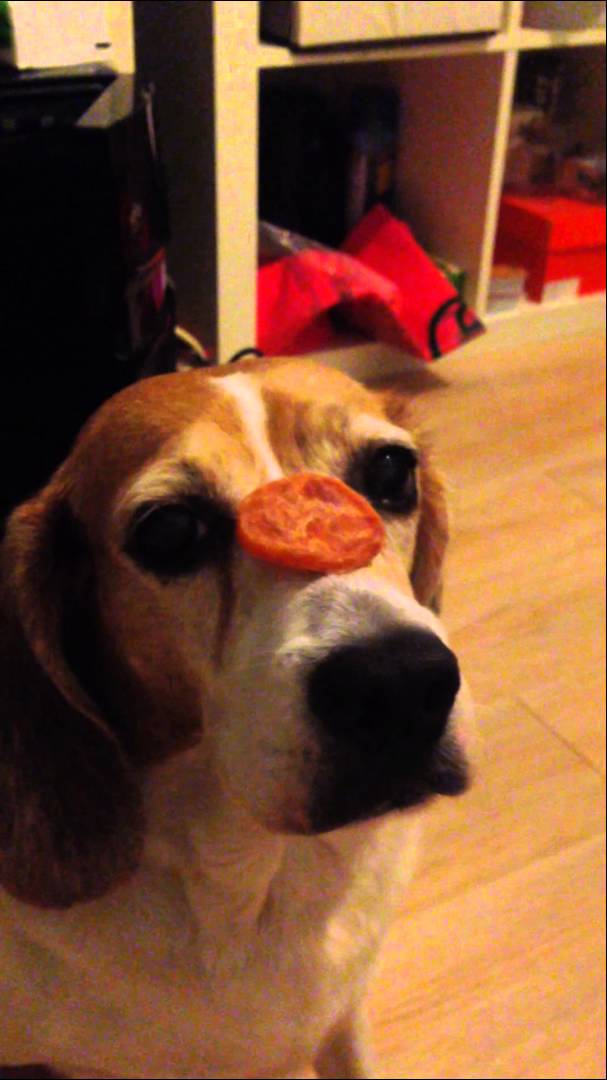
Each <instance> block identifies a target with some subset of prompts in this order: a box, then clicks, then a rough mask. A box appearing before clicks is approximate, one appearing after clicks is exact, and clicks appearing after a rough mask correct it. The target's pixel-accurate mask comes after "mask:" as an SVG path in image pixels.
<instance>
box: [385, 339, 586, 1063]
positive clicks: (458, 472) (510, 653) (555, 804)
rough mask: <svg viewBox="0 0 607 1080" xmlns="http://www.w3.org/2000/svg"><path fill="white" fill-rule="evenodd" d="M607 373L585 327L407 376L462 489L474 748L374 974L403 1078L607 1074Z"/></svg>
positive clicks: (461, 621) (455, 614) (459, 521)
mask: <svg viewBox="0 0 607 1080" xmlns="http://www.w3.org/2000/svg"><path fill="white" fill-rule="evenodd" d="M604 375H605V360H604V351H603V346H602V342H601V341H599V340H597V339H596V338H595V339H588V338H580V337H569V338H566V339H564V340H561V341H558V342H548V343H547V342H542V343H541V346H538V347H537V348H536V349H533V348H525V349H524V350H520V349H519V351H517V352H514V353H510V354H508V355H505V354H501V355H495V354H492V353H491V351H490V349H489V348H488V352H487V356H486V360H485V361H484V362H483V363H482V364H479V362H478V359H475V360H474V361H469V360H467V359H466V356H465V351H464V352H462V353H460V354H456V355H455V356H453V357H450V358H447V359H445V360H443V361H441V362H440V364H439V365H437V366H436V367H435V368H433V369H432V375H423V376H420V377H419V378H418V379H417V380H416V382H415V384H414V385H413V390H414V392H415V393H416V395H417V396H416V398H415V406H416V411H417V412H418V413H421V415H422V416H423V418H424V420H425V422H426V424H427V426H428V427H429V428H430V429H431V430H433V431H434V435H435V444H436V446H437V447H438V450H439V456H440V460H441V463H442V465H443V467H444V470H445V471H446V472H447V474H448V477H449V479H450V482H451V486H452V489H453V491H452V502H453V506H454V511H455V534H454V541H453V545H452V553H451V560H450V564H449V569H448V576H447V591H446V597H445V621H446V622H447V625H448V626H449V628H450V630H451V631H452V640H453V643H454V646H455V648H456V651H457V652H458V654H459V656H460V659H461V661H462V666H463V667H464V669H465V672H466V674H467V677H468V679H469V681H470V683H471V685H472V687H473V690H474V693H475V696H476V699H477V704H478V724H479V741H480V752H479V761H478V778H477V782H476V786H475V787H474V789H473V791H472V792H471V793H470V794H469V795H467V796H466V797H464V798H463V799H460V800H458V801H455V802H454V801H444V802H443V803H442V804H441V805H437V807H436V808H435V809H434V810H431V811H430V814H429V819H428V829H427V836H426V842H425V848H424V851H423V855H422V864H421V866H420V869H419V871H418V875H417V879H416V881H415V883H414V885H413V888H412V890H411V892H410V894H409V897H408V899H407V901H406V902H405V905H404V907H403V910H402V914H401V915H400V917H399V919H398V921H397V923H396V925H395V926H394V928H393V931H392V933H391V935H390V937H389V940H388V942H387V945H386V947H385V950H384V954H383V960H382V965H381V968H380V972H379V975H378V977H377V979H376V981H375V985H374V991H373V994H372V1001H371V1005H372V1017H373V1021H374V1027H375V1033H376V1043H377V1047H378V1050H379V1052H380V1061H381V1064H382V1073H383V1075H385V1076H387V1077H410V1078H417V1077H419V1078H427V1080H432V1078H435V1077H442V1078H451V1077H454V1078H476V1077H479V1078H494V1077H510V1078H523V1077H525V1078H527V1077H529V1078H542V1080H548V1078H552V1077H555V1078H557V1077H558V1078H560V1077H571V1078H575V1077H579V1078H584V1080H593V1078H595V1077H601V1078H602V1077H604V1076H605V1071H604V1070H605V1066H604V1041H603V1030H604V1027H603V1025H604V977H603V970H604V968H603V965H604V936H603V929H602V926H603V910H604V892H603V881H604V878H603V851H604V846H603V845H604V835H603V834H604V828H605V820H604V809H603V807H604V732H605V727H604V715H605V706H604V625H605V615H604V600H603V596H604V543H605V535H604V511H605V480H604V468H605V455H604V442H603V438H604V396H605V389H604ZM408 381H409V383H410V382H411V380H408Z"/></svg>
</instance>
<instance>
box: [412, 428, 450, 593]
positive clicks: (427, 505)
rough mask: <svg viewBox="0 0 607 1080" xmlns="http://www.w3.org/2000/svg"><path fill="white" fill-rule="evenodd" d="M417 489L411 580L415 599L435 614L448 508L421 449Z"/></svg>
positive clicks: (436, 476) (438, 480)
mask: <svg viewBox="0 0 607 1080" xmlns="http://www.w3.org/2000/svg"><path fill="white" fill-rule="evenodd" d="M420 489H421V490H420V504H419V523H418V526H417V536H416V539H415V551H414V555H413V566H412V569H411V584H412V585H413V592H414V593H415V597H416V599H417V600H418V601H419V603H420V604H423V605H424V607H428V608H431V609H432V611H435V612H436V613H437V614H438V613H439V612H440V608H441V598H442V589H443V564H444V560H445V552H446V550H447V544H448V542H449V512H448V508H447V498H446V493H445V485H444V483H443V480H442V478H441V476H440V474H439V473H438V472H437V471H436V469H435V468H434V466H433V465H432V464H431V462H430V461H429V460H428V454H427V452H426V451H425V450H423V449H422V451H421V460H420Z"/></svg>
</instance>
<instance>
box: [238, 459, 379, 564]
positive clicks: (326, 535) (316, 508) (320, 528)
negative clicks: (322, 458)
mask: <svg viewBox="0 0 607 1080" xmlns="http://www.w3.org/2000/svg"><path fill="white" fill-rule="evenodd" d="M236 535H237V538H238V541H239V543H240V545H241V547H243V548H244V550H245V551H247V552H248V553H249V555H253V556H254V557H255V558H256V559H262V560H264V561H265V562H270V563H274V564H275V565H276V566H285V567H289V568H291V569H293V570H307V571H310V572H311V573H318V574H327V573H343V572H344V571H347V570H357V569H359V567H362V566H367V565H368V564H369V563H370V562H371V560H372V559H373V558H374V557H375V556H376V555H377V553H378V552H379V551H380V549H381V548H382V546H383V543H384V539H385V529H384V525H383V522H382V520H381V518H380V517H379V515H378V514H377V513H376V512H375V510H374V509H373V507H372V506H371V505H370V504H369V503H368V502H367V500H366V499H364V498H363V496H362V495H359V494H358V493H357V492H356V491H353V490H352V488H350V487H348V485H347V484H344V483H343V482H342V481H341V480H338V479H337V478H336V477H334V476H324V475H323V474H322V473H296V474H295V475H294V476H287V477H284V478H283V479H281V480H273V481H271V482H270V483H269V484H264V485H263V487H260V488H257V489H256V490H255V491H253V492H251V494H250V495H247V497H246V498H245V499H243V501H242V503H241V504H240V509H239V512H238V524H237V533H236Z"/></svg>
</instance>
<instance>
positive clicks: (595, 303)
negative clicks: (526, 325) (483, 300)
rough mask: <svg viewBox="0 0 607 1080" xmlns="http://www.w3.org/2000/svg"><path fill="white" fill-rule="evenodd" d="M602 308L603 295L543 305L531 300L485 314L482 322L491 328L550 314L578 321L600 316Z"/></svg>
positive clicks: (571, 298) (549, 301)
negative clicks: (507, 308)
mask: <svg viewBox="0 0 607 1080" xmlns="http://www.w3.org/2000/svg"><path fill="white" fill-rule="evenodd" d="M604 308H605V293H592V294H591V295H589V296H572V297H568V298H567V299H565V300H547V301H545V302H544V303H543V304H534V303H533V301H531V300H523V301H522V302H521V303H520V304H518V305H517V307H515V308H512V309H511V310H510V311H496V312H487V314H486V315H485V316H484V322H485V325H486V326H488V327H493V326H499V325H500V323H505V322H511V321H512V320H516V319H522V320H529V319H535V318H539V319H541V318H542V317H544V316H547V317H550V315H551V314H553V315H561V314H562V315H564V316H567V315H572V316H578V317H579V318H580V320H583V319H584V318H586V317H587V316H588V315H590V316H592V315H593V314H594V313H599V314H600V313H601V312H602V311H603V310H604Z"/></svg>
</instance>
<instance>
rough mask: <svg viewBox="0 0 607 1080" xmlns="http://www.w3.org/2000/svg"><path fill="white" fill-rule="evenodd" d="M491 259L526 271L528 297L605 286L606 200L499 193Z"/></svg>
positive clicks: (553, 297) (540, 297)
mask: <svg viewBox="0 0 607 1080" xmlns="http://www.w3.org/2000/svg"><path fill="white" fill-rule="evenodd" d="M495 261H496V262H497V263H508V264H510V265H511V266H520V267H522V268H524V269H525V270H526V271H527V281H526V292H527V296H528V297H529V299H530V300H535V301H545V300H560V299H565V298H567V297H568V296H580V295H584V294H587V293H596V292H602V291H603V290H604V289H605V206H604V205H601V204H598V203H589V202H585V201H584V200H582V199H575V198H570V197H566V196H563V195H518V194H514V193H510V192H507V193H505V194H504V195H503V197H502V203H501V209H500V216H499V223H498V230H497V240H496V248H495Z"/></svg>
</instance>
